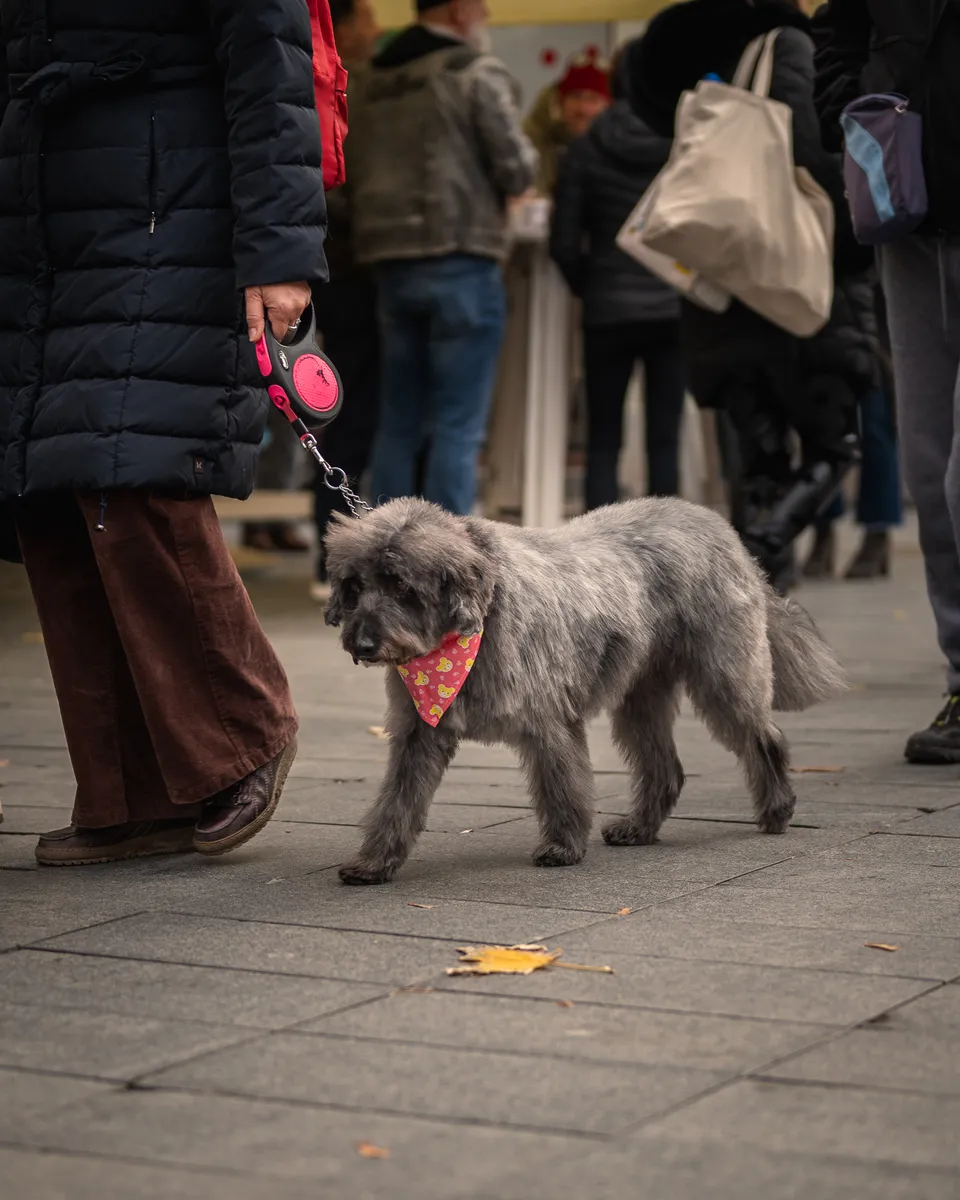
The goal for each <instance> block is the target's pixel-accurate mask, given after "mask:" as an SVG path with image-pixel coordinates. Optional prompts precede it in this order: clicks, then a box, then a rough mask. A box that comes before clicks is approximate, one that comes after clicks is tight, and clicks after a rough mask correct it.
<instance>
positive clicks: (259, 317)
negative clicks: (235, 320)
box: [246, 287, 263, 342]
mask: <svg viewBox="0 0 960 1200" xmlns="http://www.w3.org/2000/svg"><path fill="white" fill-rule="evenodd" d="M246 297H247V329H248V331H249V336H250V341H251V342H259V341H260V339H261V338H262V337H263V294H262V293H261V291H260V289H259V288H258V287H248V288H247V290H246Z"/></svg>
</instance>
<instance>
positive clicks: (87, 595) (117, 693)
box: [17, 493, 200, 863]
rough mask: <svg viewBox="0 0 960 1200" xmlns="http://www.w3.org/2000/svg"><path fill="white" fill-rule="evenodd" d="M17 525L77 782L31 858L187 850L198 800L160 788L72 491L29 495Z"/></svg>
mask: <svg viewBox="0 0 960 1200" xmlns="http://www.w3.org/2000/svg"><path fill="white" fill-rule="evenodd" d="M17 525H18V532H19V536H20V542H21V546H22V548H23V557H24V563H25V565H26V569H27V574H28V578H29V580H30V586H31V589H32V591H33V596H34V601H35V603H36V607H37V612H38V615H39V618H40V627H41V630H42V631H43V637H44V646H45V648H46V652H47V658H48V660H49V663H50V672H51V675H52V676H53V682H54V687H55V689H56V692H57V698H58V700H59V703H60V714H61V719H62V721H63V727H64V732H65V735H66V740H67V748H68V751H69V753H70V761H71V764H72V766H73V770H74V775H75V777H76V783H77V789H76V797H75V802H74V808H73V818H72V819H73V825H72V826H71V827H70V828H68V829H65V830H57V831H55V832H54V833H53V834H46V835H44V837H43V838H42V839H41V847H38V855H37V856H38V858H40V860H41V861H42V862H75V863H83V862H95V861H104V859H105V858H106V859H107V860H109V859H113V858H116V857H132V856H134V855H140V854H153V853H164V852H173V851H177V850H186V849H189V848H190V846H191V844H192V840H193V827H194V824H195V822H196V819H197V817H198V816H199V815H200V806H199V805H188V806H185V805H174V804H173V803H172V802H171V801H170V798H169V797H168V795H167V789H166V785H165V783H164V779H163V775H162V773H161V771H160V766H159V764H158V762H157V757H156V754H155V753H154V749H153V745H152V743H151V740H150V735H149V733H148V731H147V726H146V722H145V720H144V716H143V710H142V708H141V706H140V700H139V697H138V695H137V691H136V688H135V686H134V683H133V679H132V677H131V675H130V670H129V667H128V665H127V660H126V655H125V654H124V650H123V646H122V643H121V641H120V637H119V635H118V633H117V628H116V624H115V622H114V619H113V614H112V612H111V610H110V606H109V603H108V602H107V597H106V593H105V591H104V587H103V581H102V579H101V577H100V573H99V571H98V570H97V565H96V559H95V557H94V552H93V547H92V545H91V541H90V539H91V534H90V531H89V527H88V525H87V523H86V522H85V521H84V520H83V518H82V516H81V514H80V510H79V508H78V506H77V503H76V500H75V498H74V497H73V496H72V495H71V494H69V493H63V494H60V493H57V494H50V495H47V496H42V497H38V498H36V499H33V500H29V501H27V502H25V503H24V504H23V505H22V506H21V508H20V510H19V512H18V516H17ZM93 536H96V535H93ZM77 830H81V831H83V833H82V834H81V836H80V837H78V836H77ZM44 843H48V844H47V845H46V846H45V848H44V846H43V844H44ZM44 849H45V852H44Z"/></svg>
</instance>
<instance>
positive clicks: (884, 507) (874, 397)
mask: <svg viewBox="0 0 960 1200" xmlns="http://www.w3.org/2000/svg"><path fill="white" fill-rule="evenodd" d="M860 419H861V424H862V427H863V429H862V438H863V447H862V451H863V461H862V463H861V464H860V495H859V497H858V500H857V521H858V522H859V524H861V525H863V526H864V527H865V528H866V529H867V530H868V531H877V532H879V531H880V530H884V529H890V528H891V527H892V526H894V525H899V524H900V522H901V521H902V520H903V502H902V499H901V495H900V460H899V457H898V455H897V431H896V427H895V425H894V420H893V409H892V406H891V404H890V398H889V397H888V396H887V394H886V392H884V391H883V390H882V389H881V388H875V389H874V390H873V391H871V392H867V394H866V395H865V396H864V397H863V398H862V399H861V401H860ZM844 511H845V505H844V501H843V495H842V494H840V495H838V496H837V498H836V499H835V500H834V501H833V503H832V504H831V505H830V507H829V508H828V509H826V510H825V511H824V512H823V513H822V514H821V516H820V517H819V518H818V520H817V525H818V526H819V527H821V528H822V527H824V526H826V525H829V524H830V522H831V521H836V520H838V519H839V518H840V517H842V516H843V514H844Z"/></svg>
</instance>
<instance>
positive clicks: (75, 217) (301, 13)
mask: <svg viewBox="0 0 960 1200" xmlns="http://www.w3.org/2000/svg"><path fill="white" fill-rule="evenodd" d="M0 36H2V42H3V54H2V56H0V63H2V80H0V89H2V90H0V497H2V498H3V499H4V501H5V504H6V507H7V511H8V512H9V511H10V508H11V506H13V508H14V512H15V521H16V527H17V533H18V536H19V544H20V548H21V549H22V554H23V560H24V563H25V566H26V569H27V573H28V575H29V579H30V584H31V587H32V590H33V595H34V599H35V601H36V605H37V610H38V613H39V617H40V623H41V628H42V630H43V635H44V642H45V645H46V649H47V654H48V657H49V660H50V667H51V671H52V674H53V679H54V683H55V685H56V689H57V695H58V698H59V702H60V709H61V715H62V718H63V724H64V729H65V732H66V739H67V746H68V749H69V751H70V755H71V760H72V764H73V768H74V772H75V775H76V780H77V791H76V802H75V807H74V813H73V824H72V825H70V826H69V827H67V828H66V829H63V830H58V831H56V832H54V833H51V834H48V835H45V836H44V837H42V838H41V839H40V843H39V845H38V847H37V857H38V859H39V861H40V862H42V863H61V864H67V863H86V862H106V861H112V860H114V859H119V858H130V857H134V856H138V855H142V854H157V853H166V852H172V851H177V850H185V849H190V848H193V849H196V850H198V851H200V852H203V853H207V854H219V853H223V852H224V851H226V850H229V849H232V848H233V847H234V846H235V845H239V844H240V843H241V842H243V841H245V840H247V839H248V838H249V837H251V836H253V835H254V834H255V833H256V832H257V831H258V830H259V829H260V828H262V826H263V825H264V824H265V823H266V822H267V820H269V818H270V816H271V814H272V812H273V809H274V807H275V806H276V803H277V800H278V799H279V795H280V790H281V788H282V786H283V782H284V779H285V777H286V773H287V771H288V769H289V766H290V763H291V761H292V758H293V755H294V754H295V749H296V740H295V735H296V728H297V720H296V714H295V712H294V708H293V704H292V701H291V698H290V693H289V688H288V686H287V681H286V678H285V676H284V673H283V670H282V668H281V666H280V664H279V662H278V660H277V658H276V656H275V655H274V653H273V651H272V649H271V647H270V645H269V643H268V642H267V640H266V638H265V636H264V634H263V632H262V630H261V629H260V627H259V625H258V623H257V619H256V616H255V615H254V612H253V609H252V607H251V605H250V601H249V599H248V597H247V595H246V592H245V591H244V589H243V585H242V584H241V582H240V580H239V577H238V575H237V573H236V570H235V568H234V566H233V563H232V560H231V559H230V556H229V554H228V552H227V549H226V547H225V545H224V541H223V536H222V534H221V532H220V527H219V523H218V521H217V517H216V513H215V511H214V508H213V504H212V501H211V496H212V495H225V496H234V497H241V498H242V497H246V496H247V495H248V494H249V492H250V490H251V488H252V486H253V481H254V477H255V474H256V467H257V455H258V449H259V445H260V441H261V437H262V434H263V428H264V422H265V418H266V413H267V404H268V401H267V397H266V394H265V392H264V391H263V389H262V387H261V382H262V381H261V379H260V377H259V375H258V371H257V366H256V360H255V355H254V349H253V346H252V345H251V341H252V340H255V339H257V338H258V337H259V336H260V334H261V333H262V330H263V326H264V321H265V320H269V321H270V322H271V325H272V327H273V329H274V331H275V332H277V333H278V335H282V334H284V333H285V332H286V330H287V329H288V328H289V327H291V326H293V325H295V324H296V322H297V320H298V319H299V315H300V313H301V311H302V310H303V309H304V308H305V307H306V305H307V303H308V302H309V298H310V289H309V284H310V283H313V282H319V281H321V280H323V279H324V278H325V275H326V267H325V262H324V254H323V237H324V223H325V222H324V201H323V191H322V172H321V154H320V137H319V126H318V122H317V114H316V107H315V100H314V91H313V73H312V46H311V34H310V23H309V16H308V11H307V6H306V5H305V4H303V3H302V0H168V2H167V3H164V4H152V5H135V4H134V5H132V4H130V3H129V0H98V2H97V3H96V4H88V5H85V6H83V16H82V20H81V19H79V18H78V10H77V6H76V4H74V3H71V2H70V0H6V2H5V3H4V4H3V8H2V27H0Z"/></svg>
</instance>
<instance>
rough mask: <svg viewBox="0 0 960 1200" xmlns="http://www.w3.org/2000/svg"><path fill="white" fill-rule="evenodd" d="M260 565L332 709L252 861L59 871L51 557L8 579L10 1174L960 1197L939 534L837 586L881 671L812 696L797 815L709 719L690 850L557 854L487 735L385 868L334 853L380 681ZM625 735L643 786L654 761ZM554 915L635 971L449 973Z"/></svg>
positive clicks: (4, 980)
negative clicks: (925, 570) (826, 701)
mask: <svg viewBox="0 0 960 1200" xmlns="http://www.w3.org/2000/svg"><path fill="white" fill-rule="evenodd" d="M251 590H252V592H253V594H254V597H255V600H256V602H257V605H258V608H259V610H260V612H261V614H262V616H263V620H264V623H265V625H266V628H267V629H268V631H269V633H270V635H271V636H272V637H273V639H274V641H275V643H276V645H277V647H278V649H279V651H280V653H281V654H282V656H283V658H284V661H285V662H286V664H287V666H288V668H289V670H290V673H291V676H292V679H293V684H294V687H295V690H296V693H297V696H298V699H299V704H300V711H301V714H302V717H303V737H302V753H301V756H300V759H299V761H298V763H297V765H296V768H295V771H294V774H293V776H292V779H291V783H290V786H289V790H288V793H287V795H286V797H285V800H284V803H283V806H282V808H281V815H278V817H277V818H276V819H275V820H274V821H273V823H272V825H271V826H270V827H269V829H268V830H267V831H266V832H265V833H264V834H263V835H262V836H261V837H260V838H258V839H257V840H256V841H255V842H254V843H252V844H251V845H250V846H249V847H248V848H246V849H244V850H243V851H241V852H238V853H237V854H235V855H233V856H232V857H228V858H227V859H224V860H217V861H213V862H204V861H201V860H199V859H197V858H193V857H186V856H182V857H178V858H174V859H163V860H152V861H142V862H138V863H130V864H121V865H117V866H112V867H110V866H106V867H88V868H79V869H74V870H62V869H61V870H49V869H48V870H37V869H35V866H34V863H33V857H32V851H33V840H34V839H33V837H32V835H33V834H34V833H36V832H37V831H39V830H42V829H44V828H49V827H53V826H56V825H59V824H60V823H62V822H65V821H66V820H67V818H68V810H69V805H70V800H71V777H70V770H69V764H68V761H67V757H66V754H65V752H64V749H63V742H62V734H61V730H60V727H59V723H58V718H57V711H56V706H55V703H54V696H53V691H52V688H51V684H50V680H49V676H48V674H47V670H46V665H45V660H44V654H43V648H42V646H41V645H39V644H38V639H37V637H36V634H35V633H34V631H35V629H36V624H35V618H34V616H33V615H32V608H31V606H30V603H29V600H28V598H27V595H26V593H25V589H24V586H23V579H22V576H21V574H20V573H19V572H17V571H14V570H12V569H10V570H6V571H4V572H2V573H0V709H2V711H0V758H2V759H5V760H8V761H7V762H6V764H5V765H3V766H2V767H0V782H2V790H0V798H2V803H3V808H4V813H5V817H6V821H5V823H4V824H3V826H0V866H2V867H3V869H2V870H0V1180H2V1181H3V1186H2V1187H0V1191H2V1192H3V1194H4V1195H5V1196H10V1197H11V1200H12V1198H13V1197H17V1198H19V1197H31V1200H32V1198H37V1200H48V1198H53V1197H64V1198H67V1200H87V1198H88V1197H89V1198H91V1200H94V1198H95V1200H112V1198H122V1200H127V1198H132V1197H137V1198H141V1197H143V1198H147V1200H153V1198H159V1197H163V1198H166V1197H200V1198H203V1200H219V1198H221V1197H224V1198H227V1197H229V1198H230V1200H260V1198H261V1197H262V1198H264V1200H294V1198H296V1200H299V1198H301V1197H302V1198H307V1197H309V1198H311V1200H315V1198H316V1197H320V1196H350V1197H370V1198H379V1197H385V1198H386V1197H389V1198H390V1200H407V1198H410V1200H414V1198H416V1200H426V1198H432V1197H437V1198H444V1200H446V1198H448V1197H474V1198H477V1197H489V1198H496V1200H527V1198H529V1197H549V1198H554V1197H576V1198H581V1197H582V1198H586V1197H589V1198H590V1200H603V1198H616V1200H621V1198H627V1197H631V1198H632V1197H635V1196H641V1195H642V1196H645V1197H651V1198H654V1200H660V1198H666V1197H669V1198H670V1200H694V1198H696V1200H702V1198H703V1197H710V1200H728V1198H730V1200H734V1198H735V1200H742V1197H744V1196H748V1197H754V1196H756V1197H763V1198H764V1200H786V1198H790V1200H814V1198H817V1200H820V1198H822V1197H829V1198H830V1200H838V1198H844V1200H862V1198H863V1197H866V1196H870V1197H871V1198H872V1200H894V1198H897V1200H947V1198H948V1197H950V1198H953V1200H956V1198H957V1197H958V1196H960V1135H958V1131H960V787H958V783H960V771H958V770H957V769H955V768H945V769H919V768H910V767H908V766H907V765H905V764H904V763H903V762H902V761H901V758H900V752H901V747H902V743H903V738H904V735H905V734H906V733H907V732H909V731H910V730H912V729H913V728H914V727H918V726H920V725H922V724H925V723H926V722H927V721H928V720H929V718H930V716H931V713H932V711H933V710H934V708H935V707H936V705H937V704H938V693H939V690H940V686H941V675H940V667H939V661H938V655H937V652H936V650H935V647H934V643H933V637H932V632H931V626H930V620H929V616H928V613H927V608H926V604H925V600H924V595H923V587H922V579H921V570H920V563H919V559H918V557H917V555H916V551H915V549H911V547H909V546H907V548H906V550H905V552H904V553H903V554H901V555H900V557H899V558H898V560H897V562H896V572H895V577H894V579H893V580H892V581H890V582H885V583H879V584H873V585H846V584H832V585H824V586H819V587H817V588H808V589H806V590H805V592H804V596H803V598H804V600H805V602H806V603H807V604H808V605H809V607H810V608H811V609H812V611H813V612H814V613H815V614H816V616H817V617H818V618H819V619H820V621H821V623H822V626H823V628H824V629H825V631H826V633H827V634H828V635H829V637H830V638H831V639H832V640H833V641H834V642H835V643H836V645H837V646H838V647H839V648H840V649H841V651H842V653H843V655H844V657H845V659H846V661H847V663H848V664H849V666H850V669H851V672H852V676H853V679H854V691H853V692H852V693H851V694H850V695H849V696H848V697H846V698H845V699H843V700H842V701H840V702H838V703H835V704H833V705H831V706H830V707H827V708H822V709H820V710H817V711H814V712H811V713H807V714H804V715H801V716H797V717H790V718H788V719H786V720H785V725H786V727H787V728H788V730H789V732H790V734H791V736H792V741H793V746H794V752H795V761H796V763H797V765H798V766H799V767H800V768H801V770H802V769H803V768H808V769H812V768H826V767H829V768H835V770H833V771H831V772H819V773H818V772H815V771H812V770H808V771H807V772H804V773H800V774H798V775H797V776H796V783H797V789H798V791H799V793H800V805H799V809H798V815H797V824H796V826H795V827H794V828H793V829H792V831H791V832H790V833H789V834H788V836H786V837H784V838H765V837H762V836H760V835H759V834H757V833H756V831H755V830H754V829H753V828H752V826H751V825H750V824H749V822H748V816H749V813H748V805H747V801H746V798H745V795H744V789H743V786H742V784H741V782H740V780H739V778H738V775H737V771H736V769H735V767H734V766H733V764H732V761H731V760H730V758H729V757H728V756H727V755H726V754H725V753H724V752H722V751H720V750H719V749H718V748H716V747H715V746H713V745H711V743H710V742H709V740H708V738H707V736H706V734H705V732H704V731H703V730H702V729H701V728H700V727H699V726H698V725H697V724H696V723H695V722H694V721H693V719H692V718H691V717H689V716H684V718H683V721H682V731H681V743H682V753H683V757H684V761H685V764H686V766H687V769H688V771H689V774H690V779H689V783H688V786H687V790H686V792H685V795H684V797H683V799H682V801H681V805H680V809H679V813H678V816H677V819H675V820H672V821H670V822H669V824H668V825H667V827H666V830H665V835H664V838H663V841H662V843H661V844H659V845H657V846H652V847H648V848H644V849H616V850H615V849H610V848H608V847H606V846H604V845H603V843H602V842H601V841H600V838H599V835H596V836H595V837H594V839H593V843H592V845H591V848H590V853H589V855H588V858H587V860H586V861H585V863H584V864H583V865H582V866H580V867H577V868H572V869H569V870H565V871H538V870H536V869H535V868H534V867H533V866H532V865H531V863H530V860H529V855H530V852H531V851H532V849H533V846H534V843H535V838H536V835H535V829H534V824H533V821H532V819H531V817H530V816H529V815H528V812H527V809H526V804H525V799H524V790H523V785H522V783H521V780H520V778H519V775H518V772H517V770H516V767H515V764H514V762H513V760H512V758H511V756H510V755H509V754H507V753H502V752H491V751H485V750H482V749H478V748H468V749H467V750H465V751H464V752H463V754H462V755H461V757H460V759H459V761H458V763H457V765H456V766H455V767H454V769H453V770H452V771H451V772H450V775H449V777H448V779H447V781H446V783H445V784H444V786H443V790H442V794H441V795H440V797H439V799H438V802H437V804H436V805H435V807H434V808H433V811H432V814H431V817H430V823H429V829H428V832H427V833H426V834H425V835H424V837H423V839H422V841H421V843H420V846H419V848H418V851H417V853H416V855H415V857H414V859H413V860H412V861H411V862H410V863H409V864H408V866H407V867H406V869H405V870H404V871H403V873H402V876H401V877H400V879H399V880H398V882H397V883H396V884H394V885H393V886H390V887H386V888H379V889H373V890H368V891H367V890H365V891H358V890H353V889H349V890H348V889H344V888H342V887H340V886H339V884H338V882H337V878H336V871H335V867H336V865H337V864H338V863H339V862H340V861H341V860H342V859H343V858H344V856H345V855H346V854H347V853H348V852H349V851H350V850H351V848H352V847H354V846H355V844H356V842H357V838H358V831H357V828H356V826H357V821H358V819H359V816H360V814H361V812H362V810H363V807H364V805H365V803H366V802H367V800H368V799H369V797H370V793H371V791H372V789H373V787H374V784H375V781H376V780H377V778H378V775H379V773H380V770H381V766H382V763H383V760H384V744H383V743H382V742H381V741H379V740H377V739H376V738H375V737H374V736H372V735H371V734H370V733H369V732H368V727H369V726H371V725H374V724H375V723H376V722H377V721H378V720H379V715H380V711H381V687H382V682H381V680H380V678H379V677H378V675H377V674H376V673H375V672H364V671H358V670H356V669H355V668H353V666H352V665H351V663H350V661H349V660H348V659H347V657H346V656H345V655H343V654H342V653H341V652H340V651H339V650H338V649H337V647H336V645H335V643H334V640H333V638H332V636H331V634H330V633H329V632H328V631H326V630H325V629H324V628H323V626H322V624H321V621H320V618H319V616H318V614H317V612H316V610H315V609H314V608H313V607H312V606H311V605H310V603H309V601H307V600H306V599H305V597H304V595H303V581H302V580H297V579H291V578H290V577H289V575H288V574H286V575H285V574H283V573H279V574H276V575H266V576H263V577H261V578H259V579H256V580H253V581H252V582H251ZM31 635H32V636H31ZM593 742H594V749H595V764H596V767H597V782H598V785H599V786H598V796H599V799H598V803H597V808H598V810H599V811H600V812H604V813H615V812H618V811H620V810H621V809H622V807H623V804H624V797H625V794H626V782H625V779H624V776H623V775H622V774H621V773H620V765H619V763H618V761H617V759H616V757H615V755H614V753H613V751H612V748H611V746H610V742H609V739H608V737H607V734H606V731H605V729H604V728H603V727H602V726H598V727H597V729H596V730H595V731H594V737H593ZM841 769H842V770H841ZM622 909H630V910H632V911H631V912H630V914H629V915H627V916H618V915H617V914H618V911H619V910H622ZM540 939H544V940H546V941H547V942H548V943H549V944H550V945H551V946H559V947H562V948H563V949H564V951H565V953H566V956H567V957H568V958H569V959H570V960H571V961H574V962H580V963H588V964H590V963H592V964H602V963H605V964H609V965H611V966H613V967H615V969H616V974H615V975H598V974H579V973H574V972H572V971H562V970H553V971H547V972H540V973H538V974H536V975H533V976H531V977H528V978H509V977H501V978H494V979H451V978H449V977H447V976H445V974H444V968H446V967H448V966H450V965H452V964H453V963H455V961H456V947H457V946H460V945H464V944H466V943H477V942H488V941H489V942H501V943H502V942H508V943H509V942H528V941H537V940H540ZM867 942H881V943H888V944H891V945H894V946H896V947H898V949H897V950H896V951H894V952H890V953H888V952H884V951H880V950H875V949H868V948H867V947H866V946H865V943H867ZM360 1143H370V1144H372V1145H375V1146H378V1147H382V1148H384V1149H386V1150H388V1151H389V1155H390V1156H389V1158H383V1159H368V1158H364V1157H362V1156H361V1155H360V1154H359V1153H358V1151H357V1146H358V1144H360Z"/></svg>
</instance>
